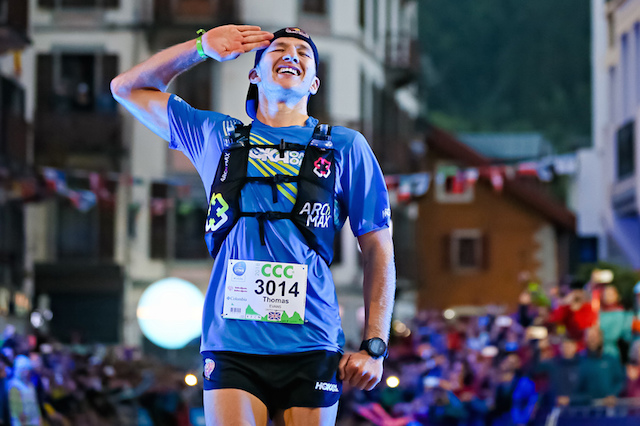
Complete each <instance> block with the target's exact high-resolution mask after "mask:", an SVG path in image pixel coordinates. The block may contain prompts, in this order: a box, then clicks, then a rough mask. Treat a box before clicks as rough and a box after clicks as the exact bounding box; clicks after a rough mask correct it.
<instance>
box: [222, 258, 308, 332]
mask: <svg viewBox="0 0 640 426" xmlns="http://www.w3.org/2000/svg"><path fill="white" fill-rule="evenodd" d="M306 300H307V265H300V264H297V263H279V262H256V261H251V260H229V264H228V265H227V279H226V282H225V290H224V308H223V312H222V316H223V318H226V319H241V320H251V321H266V322H279V323H285V324H304V308H305V302H306Z"/></svg>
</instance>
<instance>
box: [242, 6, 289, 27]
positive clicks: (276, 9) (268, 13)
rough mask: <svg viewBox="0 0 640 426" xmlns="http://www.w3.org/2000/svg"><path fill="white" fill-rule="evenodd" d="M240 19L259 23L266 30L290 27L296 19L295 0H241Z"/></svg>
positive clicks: (249, 22) (244, 21)
mask: <svg viewBox="0 0 640 426" xmlns="http://www.w3.org/2000/svg"><path fill="white" fill-rule="evenodd" d="M239 11H240V20H241V21H242V22H243V23H246V24H251V25H260V26H261V27H262V28H263V29H265V30H267V31H273V30H277V29H280V28H282V27H290V26H293V25H295V24H296V22H297V21H298V1H296V0H242V1H240V8H239Z"/></svg>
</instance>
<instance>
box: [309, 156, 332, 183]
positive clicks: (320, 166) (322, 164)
mask: <svg viewBox="0 0 640 426" xmlns="http://www.w3.org/2000/svg"><path fill="white" fill-rule="evenodd" d="M313 166H314V168H313V173H315V174H316V176H318V177H321V178H328V177H329V175H330V174H331V161H329V160H327V159H326V158H323V157H320V158H318V159H317V160H316V161H315V162H314V163H313Z"/></svg>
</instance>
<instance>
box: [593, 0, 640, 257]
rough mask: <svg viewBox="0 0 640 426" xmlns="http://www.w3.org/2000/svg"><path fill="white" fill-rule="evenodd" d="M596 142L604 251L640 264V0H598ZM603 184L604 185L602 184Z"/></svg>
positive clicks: (595, 29)
mask: <svg viewBox="0 0 640 426" xmlns="http://www.w3.org/2000/svg"><path fill="white" fill-rule="evenodd" d="M592 10H593V31H592V48H593V55H592V61H593V64H592V69H593V140H594V151H595V155H596V156H597V158H598V160H595V161H593V160H592V161H591V167H590V168H589V169H590V172H591V173H592V175H593V176H597V177H598V178H599V179H598V180H599V181H601V184H598V183H599V182H597V181H594V184H595V185H594V188H597V192H596V194H598V195H599V202H598V207H595V206H594V207H595V208H594V209H593V210H596V211H597V212H598V219H599V223H596V224H594V225H595V226H593V227H592V229H593V233H594V234H596V235H599V237H600V238H599V240H600V244H602V246H603V247H602V249H601V251H602V254H603V255H604V256H606V257H607V258H609V259H611V260H613V261H616V262H618V263H621V264H625V265H628V266H631V267H633V268H634V269H638V268H640V216H639V212H640V174H639V173H638V164H640V147H639V146H638V143H637V135H638V117H639V116H638V113H639V112H638V111H639V109H638V106H639V105H640V2H638V1H635V0H632V1H619V0H609V1H606V2H603V1H593V2H592ZM600 185H601V186H600Z"/></svg>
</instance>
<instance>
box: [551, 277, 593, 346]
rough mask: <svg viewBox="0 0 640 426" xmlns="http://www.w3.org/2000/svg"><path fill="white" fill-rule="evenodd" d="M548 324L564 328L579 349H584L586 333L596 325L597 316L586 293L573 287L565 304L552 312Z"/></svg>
mask: <svg viewBox="0 0 640 426" xmlns="http://www.w3.org/2000/svg"><path fill="white" fill-rule="evenodd" d="M547 322H548V323H550V324H555V325H562V326H564V328H565V334H566V335H567V337H569V338H571V339H573V340H575V341H577V342H578V346H579V349H584V333H585V331H586V330H587V329H588V328H590V327H592V326H593V325H595V324H596V322H597V315H596V314H595V312H593V309H592V307H591V303H589V301H588V300H587V296H586V293H585V291H584V290H583V289H582V288H581V287H579V288H578V287H577V286H575V285H572V290H571V291H570V292H569V294H567V296H566V297H565V299H564V301H563V304H561V305H560V306H558V307H557V308H556V309H554V310H553V311H552V312H551V314H550V315H549V317H548V318H547Z"/></svg>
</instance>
